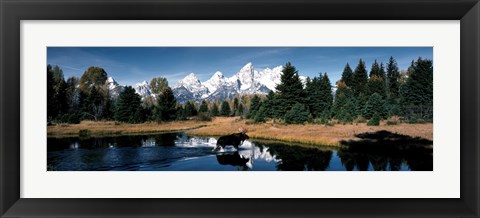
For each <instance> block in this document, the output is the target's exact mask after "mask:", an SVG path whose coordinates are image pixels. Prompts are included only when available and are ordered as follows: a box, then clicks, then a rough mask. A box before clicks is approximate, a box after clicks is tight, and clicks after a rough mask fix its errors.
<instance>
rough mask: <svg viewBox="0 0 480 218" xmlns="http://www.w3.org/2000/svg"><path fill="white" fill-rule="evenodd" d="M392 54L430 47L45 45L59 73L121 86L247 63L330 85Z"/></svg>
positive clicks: (404, 63) (172, 80) (403, 65)
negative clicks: (288, 66) (92, 72)
mask: <svg viewBox="0 0 480 218" xmlns="http://www.w3.org/2000/svg"><path fill="white" fill-rule="evenodd" d="M390 56H393V57H394V58H395V59H396V60H397V63H398V65H399V68H400V69H401V70H403V69H407V68H408V66H410V62H411V61H412V60H413V59H417V58H418V57H422V58H427V59H431V60H432V59H433V48H432V47H49V48H47V63H48V64H51V65H58V66H60V68H62V69H63V72H64V75H65V78H68V77H71V76H76V77H80V76H81V75H82V74H83V72H84V71H85V70H86V69H87V68H88V67H90V66H98V67H102V68H104V69H105V71H106V72H107V73H108V75H109V76H112V77H113V78H114V79H115V80H117V82H119V83H120V84H121V85H134V84H136V83H138V82H142V81H144V80H147V81H150V79H152V78H153V77H157V76H162V77H166V78H167V79H168V82H169V84H170V85H171V86H173V85H175V84H176V83H177V81H178V80H180V79H182V78H183V77H185V76H186V75H188V74H189V73H192V72H193V73H195V74H196V75H197V77H198V78H199V79H200V80H201V81H202V82H203V81H205V80H208V79H209V78H210V77H211V76H212V75H213V74H214V73H215V72H216V71H221V72H222V73H223V74H224V75H225V76H227V77H230V76H232V75H233V74H235V73H236V72H238V71H239V70H240V69H241V68H242V67H243V66H244V65H245V64H247V63H249V62H251V63H252V64H253V66H254V67H255V69H257V70H262V69H264V68H266V67H269V68H273V67H276V66H279V65H284V64H285V63H286V62H291V63H292V64H293V65H294V66H295V67H296V68H297V70H298V71H299V73H300V75H303V76H310V77H314V76H317V75H318V74H319V73H324V72H326V73H327V74H328V76H329V77H330V81H331V82H332V85H334V84H335V82H336V81H337V80H339V79H340V77H341V74H342V71H343V68H344V67H345V64H346V63H349V64H350V66H351V67H352V70H354V69H355V67H356V65H357V64H358V60H359V59H360V58H362V59H363V60H364V61H365V62H366V65H367V70H369V69H370V67H371V65H372V63H373V61H374V60H375V59H377V60H378V61H379V62H383V63H384V64H386V63H387V62H388V59H389V58H390Z"/></svg>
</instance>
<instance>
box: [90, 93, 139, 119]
mask: <svg viewBox="0 0 480 218" xmlns="http://www.w3.org/2000/svg"><path fill="white" fill-rule="evenodd" d="M94 90H95V89H92V92H96V91H94ZM141 111H142V109H141V97H140V96H139V95H138V94H137V93H136V92H135V89H133V88H132V87H131V86H126V87H125V88H124V89H123V91H122V92H120V94H119V96H118V100H117V106H116V110H115V116H114V117H115V120H118V121H121V122H128V123H139V122H142V121H143V117H142V113H141Z"/></svg>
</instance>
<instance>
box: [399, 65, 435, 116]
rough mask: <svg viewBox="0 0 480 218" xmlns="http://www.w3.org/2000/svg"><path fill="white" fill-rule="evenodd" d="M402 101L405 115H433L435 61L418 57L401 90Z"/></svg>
mask: <svg viewBox="0 0 480 218" xmlns="http://www.w3.org/2000/svg"><path fill="white" fill-rule="evenodd" d="M400 95H401V97H400V102H401V106H402V111H403V114H404V115H405V116H408V117H411V116H415V117H420V118H424V119H431V118H432V117H433V63H432V61H431V60H428V59H422V58H418V60H417V61H416V62H415V63H414V65H413V70H412V72H411V74H410V75H409V77H408V79H407V81H406V82H405V84H404V85H403V86H402V87H401V90H400Z"/></svg>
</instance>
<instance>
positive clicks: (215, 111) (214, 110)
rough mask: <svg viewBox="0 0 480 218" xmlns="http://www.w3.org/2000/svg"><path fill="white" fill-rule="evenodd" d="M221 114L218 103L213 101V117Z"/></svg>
mask: <svg viewBox="0 0 480 218" xmlns="http://www.w3.org/2000/svg"><path fill="white" fill-rule="evenodd" d="M219 114H220V111H219V110H218V106H217V103H213V106H212V110H210V115H211V116H212V117H216V116H218V115H219Z"/></svg>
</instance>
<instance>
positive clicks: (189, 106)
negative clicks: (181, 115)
mask: <svg viewBox="0 0 480 218" xmlns="http://www.w3.org/2000/svg"><path fill="white" fill-rule="evenodd" d="M184 109H185V116H186V117H191V116H196V115H197V114H198V111H197V108H196V107H195V103H193V102H191V101H187V102H186V103H185V106H184Z"/></svg>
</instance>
